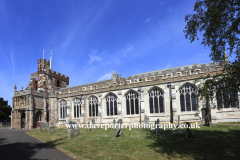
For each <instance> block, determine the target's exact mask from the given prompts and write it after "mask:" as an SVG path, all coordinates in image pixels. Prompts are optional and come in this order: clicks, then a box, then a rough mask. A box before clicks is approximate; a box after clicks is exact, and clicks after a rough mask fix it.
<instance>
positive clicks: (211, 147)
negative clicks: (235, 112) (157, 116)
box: [147, 129, 240, 160]
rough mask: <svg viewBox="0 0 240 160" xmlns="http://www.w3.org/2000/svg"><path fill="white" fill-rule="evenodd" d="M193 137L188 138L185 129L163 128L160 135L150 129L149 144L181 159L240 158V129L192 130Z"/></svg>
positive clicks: (163, 152) (156, 150)
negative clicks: (150, 141)
mask: <svg viewBox="0 0 240 160" xmlns="http://www.w3.org/2000/svg"><path fill="white" fill-rule="evenodd" d="M190 131H191V132H192V137H191V139H186V137H185V130H183V129H182V130H165V131H164V130H162V131H161V132H160V134H159V135H158V136H156V135H155V131H149V130H148V132H149V133H148V136H147V139H154V143H152V144H151V145H149V146H148V147H150V148H151V149H153V150H154V151H155V152H158V153H160V154H167V156H168V158H181V159H184V158H186V159H189V158H190V159H228V160H230V159H231V160H232V159H240V139H239V136H240V130H226V131H211V130H210V129H209V130H197V129H194V130H190Z"/></svg>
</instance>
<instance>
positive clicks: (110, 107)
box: [106, 94, 117, 116]
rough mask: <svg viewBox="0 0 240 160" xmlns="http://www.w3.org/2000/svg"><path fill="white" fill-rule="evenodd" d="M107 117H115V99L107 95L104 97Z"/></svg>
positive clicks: (112, 95) (111, 95)
mask: <svg viewBox="0 0 240 160" xmlns="http://www.w3.org/2000/svg"><path fill="white" fill-rule="evenodd" d="M106 107H107V116H113V115H117V97H116V96H115V95H114V94H109V95H108V96H107V97H106Z"/></svg>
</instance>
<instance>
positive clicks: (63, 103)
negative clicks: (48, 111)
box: [60, 100, 67, 119]
mask: <svg viewBox="0 0 240 160" xmlns="http://www.w3.org/2000/svg"><path fill="white" fill-rule="evenodd" d="M66 117H67V102H66V101H64V100H62V101H61V102H60V119H65V118H66Z"/></svg>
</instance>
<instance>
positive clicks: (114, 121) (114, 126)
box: [113, 119, 116, 129]
mask: <svg viewBox="0 0 240 160" xmlns="http://www.w3.org/2000/svg"><path fill="white" fill-rule="evenodd" d="M113 129H116V120H115V119H114V120H113Z"/></svg>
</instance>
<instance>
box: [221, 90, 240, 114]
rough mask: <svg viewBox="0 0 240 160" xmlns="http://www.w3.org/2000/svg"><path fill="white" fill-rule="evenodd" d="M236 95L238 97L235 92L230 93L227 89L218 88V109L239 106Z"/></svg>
mask: <svg viewBox="0 0 240 160" xmlns="http://www.w3.org/2000/svg"><path fill="white" fill-rule="evenodd" d="M235 97H237V94H234V93H233V92H231V93H230V94H228V92H227V91H226V90H225V91H223V92H221V91H220V90H218V92H217V107H218V109H222V108H236V107H237V106H238V101H236V100H235Z"/></svg>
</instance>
